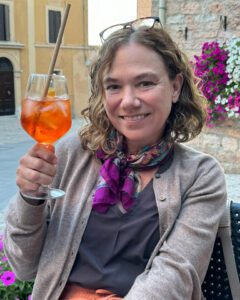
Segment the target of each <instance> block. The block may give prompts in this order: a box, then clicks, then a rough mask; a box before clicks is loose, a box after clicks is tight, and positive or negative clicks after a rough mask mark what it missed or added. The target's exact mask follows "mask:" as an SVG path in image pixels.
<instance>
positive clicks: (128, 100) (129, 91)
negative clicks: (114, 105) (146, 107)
mask: <svg viewBox="0 0 240 300" xmlns="http://www.w3.org/2000/svg"><path fill="white" fill-rule="evenodd" d="M121 105H122V107H138V106H139V105H140V101H139V99H138V98H137V95H136V92H135V90H134V88H132V87H126V88H124V89H123V93H122V100H121Z"/></svg>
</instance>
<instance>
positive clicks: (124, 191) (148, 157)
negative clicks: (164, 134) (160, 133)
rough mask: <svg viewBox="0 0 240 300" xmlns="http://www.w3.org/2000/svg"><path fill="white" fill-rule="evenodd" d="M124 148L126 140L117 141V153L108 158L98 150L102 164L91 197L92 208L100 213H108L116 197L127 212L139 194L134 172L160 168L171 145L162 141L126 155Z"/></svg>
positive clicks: (167, 156)
mask: <svg viewBox="0 0 240 300" xmlns="http://www.w3.org/2000/svg"><path fill="white" fill-rule="evenodd" d="M126 148H127V147H126V144H125V143H122V142H120V143H118V147H117V151H116V153H115V154H114V155H112V156H110V157H109V155H107V154H106V153H105V152H104V151H103V150H98V151H97V158H99V159H100V160H101V162H102V163H103V165H102V167H101V169H100V175H99V181H98V184H97V188H96V191H95V194H94V196H93V209H95V210H97V211H98V212H100V213H105V212H107V211H108V209H109V208H110V206H111V205H115V204H116V203H117V202H118V201H119V200H120V201H121V202H122V205H123V207H124V209H125V210H127V211H129V210H130V208H131V207H132V206H133V204H134V201H135V200H136V198H137V196H138V193H139V191H138V190H139V185H140V182H139V180H138V176H137V172H136V171H139V170H144V169H145V170H146V169H151V168H153V167H156V166H158V167H159V169H160V170H161V167H164V165H165V164H166V163H167V162H169V160H170V159H172V157H173V144H171V143H168V142H166V141H164V140H163V141H161V142H160V143H159V144H154V145H152V146H145V147H144V148H142V149H141V150H140V151H139V152H138V154H136V155H127V154H126Z"/></svg>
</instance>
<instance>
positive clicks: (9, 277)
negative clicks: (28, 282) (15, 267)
mask: <svg viewBox="0 0 240 300" xmlns="http://www.w3.org/2000/svg"><path fill="white" fill-rule="evenodd" d="M0 279H1V281H2V283H3V284H4V285H5V286H8V285H12V284H13V283H14V282H15V274H14V273H13V272H11V271H5V272H4V273H3V274H2V276H1V278H0Z"/></svg>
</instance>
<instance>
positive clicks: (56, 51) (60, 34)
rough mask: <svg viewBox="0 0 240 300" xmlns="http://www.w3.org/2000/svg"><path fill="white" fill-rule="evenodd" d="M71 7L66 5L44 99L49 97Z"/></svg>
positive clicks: (49, 69)
mask: <svg viewBox="0 0 240 300" xmlns="http://www.w3.org/2000/svg"><path fill="white" fill-rule="evenodd" d="M70 7H71V4H69V3H68V4H66V7H65V11H64V14H63V19H62V22H61V26H60V29H59V32H58V36H57V41H56V44H55V48H54V52H53V56H52V59H51V62H50V65H49V68H48V75H49V76H48V80H47V83H46V86H45V90H44V93H43V99H44V98H45V97H46V96H47V93H48V88H49V85H50V80H51V75H52V74H53V70H54V67H55V64H56V60H57V56H58V52H59V48H60V45H61V42H62V37H63V32H64V29H65V25H66V23H67V18H68V13H69V10H70Z"/></svg>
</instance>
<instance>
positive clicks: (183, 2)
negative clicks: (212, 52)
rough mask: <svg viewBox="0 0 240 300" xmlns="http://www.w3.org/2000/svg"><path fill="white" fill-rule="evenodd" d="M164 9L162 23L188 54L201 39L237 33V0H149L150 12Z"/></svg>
mask: <svg viewBox="0 0 240 300" xmlns="http://www.w3.org/2000/svg"><path fill="white" fill-rule="evenodd" d="M161 10H162V11H164V12H165V22H164V23H165V24H163V25H164V27H165V28H166V29H167V30H168V32H169V33H170V34H171V36H172V37H173V39H174V40H175V41H176V42H177V43H178V44H179V45H180V46H181V48H182V49H184V50H185V51H186V52H187V53H188V54H189V55H190V56H192V55H193V54H196V53H198V52H199V51H200V49H201V45H202V43H203V42H204V41H213V40H219V41H223V40H226V39H229V38H232V37H240V18H239V16H240V1H236V0H228V1H226V0H200V1H198V0H165V1H161V0H152V11H151V12H152V15H154V16H159V12H160V11H161Z"/></svg>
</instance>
